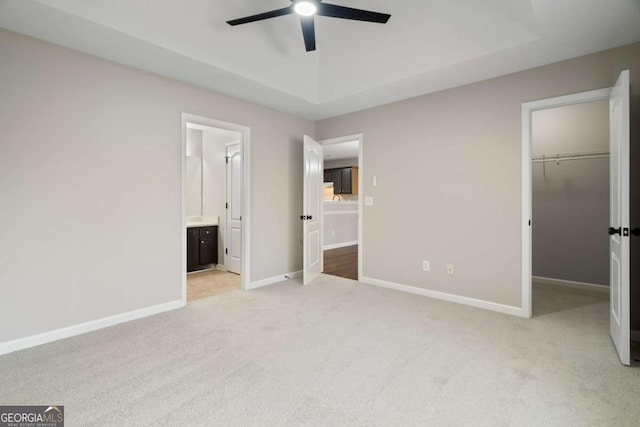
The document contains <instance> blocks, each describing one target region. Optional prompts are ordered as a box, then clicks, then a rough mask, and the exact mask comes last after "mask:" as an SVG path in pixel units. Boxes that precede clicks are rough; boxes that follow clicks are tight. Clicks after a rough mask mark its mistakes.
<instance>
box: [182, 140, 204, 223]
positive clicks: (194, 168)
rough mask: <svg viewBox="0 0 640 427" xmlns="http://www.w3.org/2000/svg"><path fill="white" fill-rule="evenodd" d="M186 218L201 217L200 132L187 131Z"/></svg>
mask: <svg viewBox="0 0 640 427" xmlns="http://www.w3.org/2000/svg"><path fill="white" fill-rule="evenodd" d="M186 154H187V158H186V168H187V173H186V175H187V176H186V180H187V182H186V183H185V186H186V193H187V194H186V199H187V217H199V216H201V215H202V131H201V130H198V129H187V153H186Z"/></svg>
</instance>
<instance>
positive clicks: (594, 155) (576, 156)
mask: <svg viewBox="0 0 640 427" xmlns="http://www.w3.org/2000/svg"><path fill="white" fill-rule="evenodd" d="M604 157H609V152H608V151H592V152H588V153H564V154H543V155H540V156H533V157H532V158H531V162H532V163H544V162H559V161H560V160H580V159H600V158H604Z"/></svg>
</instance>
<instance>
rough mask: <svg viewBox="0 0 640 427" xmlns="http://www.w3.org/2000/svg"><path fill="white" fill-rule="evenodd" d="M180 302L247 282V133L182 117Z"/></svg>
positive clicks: (188, 116) (243, 130)
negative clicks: (183, 274)
mask: <svg viewBox="0 0 640 427" xmlns="http://www.w3.org/2000/svg"><path fill="white" fill-rule="evenodd" d="M182 121H183V218H184V222H183V236H184V246H183V251H182V255H183V265H184V271H185V280H184V282H183V301H184V302H185V303H186V302H192V301H195V300H198V299H202V298H206V297H210V296H215V295H219V294H221V293H225V292H229V291H232V290H236V289H242V288H245V286H246V283H248V277H247V273H248V268H247V266H248V262H247V260H246V257H245V254H248V252H249V251H248V244H249V239H248V237H249V235H248V230H247V227H246V226H245V224H246V223H248V218H247V212H248V207H247V203H248V184H249V180H248V168H247V167H246V166H247V163H248V159H247V156H248V143H249V140H248V138H249V129H248V128H246V127H243V126H239V125H235V124H231V123H226V122H221V121H217V120H214V119H209V118H205V117H199V116H194V115H188V114H183V120H182Z"/></svg>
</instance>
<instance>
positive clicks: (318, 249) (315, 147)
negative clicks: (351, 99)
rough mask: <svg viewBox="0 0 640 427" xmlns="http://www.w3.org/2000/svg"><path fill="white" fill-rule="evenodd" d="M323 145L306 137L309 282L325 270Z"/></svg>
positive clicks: (305, 279) (305, 226)
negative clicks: (322, 228) (323, 263)
mask: <svg viewBox="0 0 640 427" xmlns="http://www.w3.org/2000/svg"><path fill="white" fill-rule="evenodd" d="M323 163H324V162H323V156H322V146H321V145H320V144H318V143H317V142H316V141H314V140H313V139H311V138H310V137H308V136H306V135H305V136H304V183H303V210H302V215H303V218H304V219H303V236H304V237H303V260H302V264H303V280H302V281H303V283H304V284H305V285H307V284H308V283H310V282H311V281H312V280H313V279H315V278H316V277H317V276H318V275H319V274H320V273H321V272H322V236H321V233H320V224H321V222H320V219H321V215H322V182H323V178H324V173H323Z"/></svg>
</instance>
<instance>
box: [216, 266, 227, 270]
mask: <svg viewBox="0 0 640 427" xmlns="http://www.w3.org/2000/svg"><path fill="white" fill-rule="evenodd" d="M216 270H220V271H227V267H225V266H224V264H216Z"/></svg>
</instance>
